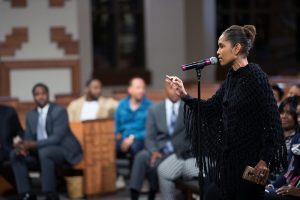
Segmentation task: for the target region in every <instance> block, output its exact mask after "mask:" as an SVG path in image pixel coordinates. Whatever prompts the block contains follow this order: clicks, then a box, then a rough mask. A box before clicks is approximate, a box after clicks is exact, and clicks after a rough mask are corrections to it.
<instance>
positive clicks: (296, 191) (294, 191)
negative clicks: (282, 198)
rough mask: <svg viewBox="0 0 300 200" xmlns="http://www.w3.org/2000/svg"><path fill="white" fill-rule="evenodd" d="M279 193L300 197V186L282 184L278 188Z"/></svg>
mask: <svg viewBox="0 0 300 200" xmlns="http://www.w3.org/2000/svg"><path fill="white" fill-rule="evenodd" d="M276 193H277V194H278V195H288V196H293V197H300V188H296V187H295V186H290V185H288V186H282V187H281V188H279V189H278V190H276Z"/></svg>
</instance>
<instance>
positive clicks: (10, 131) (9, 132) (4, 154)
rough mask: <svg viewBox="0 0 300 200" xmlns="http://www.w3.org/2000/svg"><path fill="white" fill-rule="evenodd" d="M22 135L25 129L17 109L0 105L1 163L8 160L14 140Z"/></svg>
mask: <svg viewBox="0 0 300 200" xmlns="http://www.w3.org/2000/svg"><path fill="white" fill-rule="evenodd" d="M22 135H23V129H22V127H21V124H20V121H19V118H18V115H17V113H16V111H15V109H14V108H13V107H10V106H4V105H0V163H1V162H2V161H4V160H8V158H9V152H10V151H11V150H12V149H13V138H14V137H16V136H20V137H22Z"/></svg>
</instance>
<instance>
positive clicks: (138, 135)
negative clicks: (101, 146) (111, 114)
mask: <svg viewBox="0 0 300 200" xmlns="http://www.w3.org/2000/svg"><path fill="white" fill-rule="evenodd" d="M128 94H129V95H128V97H126V98H124V99H123V100H121V101H120V104H119V106H118V108H117V110H116V112H115V134H116V144H117V153H118V155H120V154H121V155H122V154H127V153H130V154H131V155H132V157H134V156H135V155H136V154H137V153H138V152H139V151H140V150H142V149H143V148H144V136H145V123H146V117H147V110H148V108H149V106H150V105H151V102H150V101H149V100H148V99H147V98H146V97H145V81H144V80H143V79H142V78H138V77H136V78H133V79H131V81H130V83H129V87H128Z"/></svg>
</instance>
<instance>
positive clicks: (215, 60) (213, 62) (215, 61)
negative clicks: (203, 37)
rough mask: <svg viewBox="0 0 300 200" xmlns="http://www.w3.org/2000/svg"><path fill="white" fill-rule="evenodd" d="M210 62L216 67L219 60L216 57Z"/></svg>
mask: <svg viewBox="0 0 300 200" xmlns="http://www.w3.org/2000/svg"><path fill="white" fill-rule="evenodd" d="M209 61H210V62H211V64H212V65H215V64H217V63H218V59H217V58H216V57H211V58H210V59H209Z"/></svg>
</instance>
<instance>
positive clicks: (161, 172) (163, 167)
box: [157, 163, 176, 180]
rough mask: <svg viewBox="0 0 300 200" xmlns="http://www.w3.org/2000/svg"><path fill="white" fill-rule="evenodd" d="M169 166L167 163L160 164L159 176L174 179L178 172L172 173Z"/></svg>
mask: <svg viewBox="0 0 300 200" xmlns="http://www.w3.org/2000/svg"><path fill="white" fill-rule="evenodd" d="M168 169H169V168H168V166H166V164H163V163H162V164H160V165H159V166H158V168H157V174H158V177H159V178H163V179H168V180H174V179H175V178H176V174H175V173H172V171H170V170H168Z"/></svg>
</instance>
